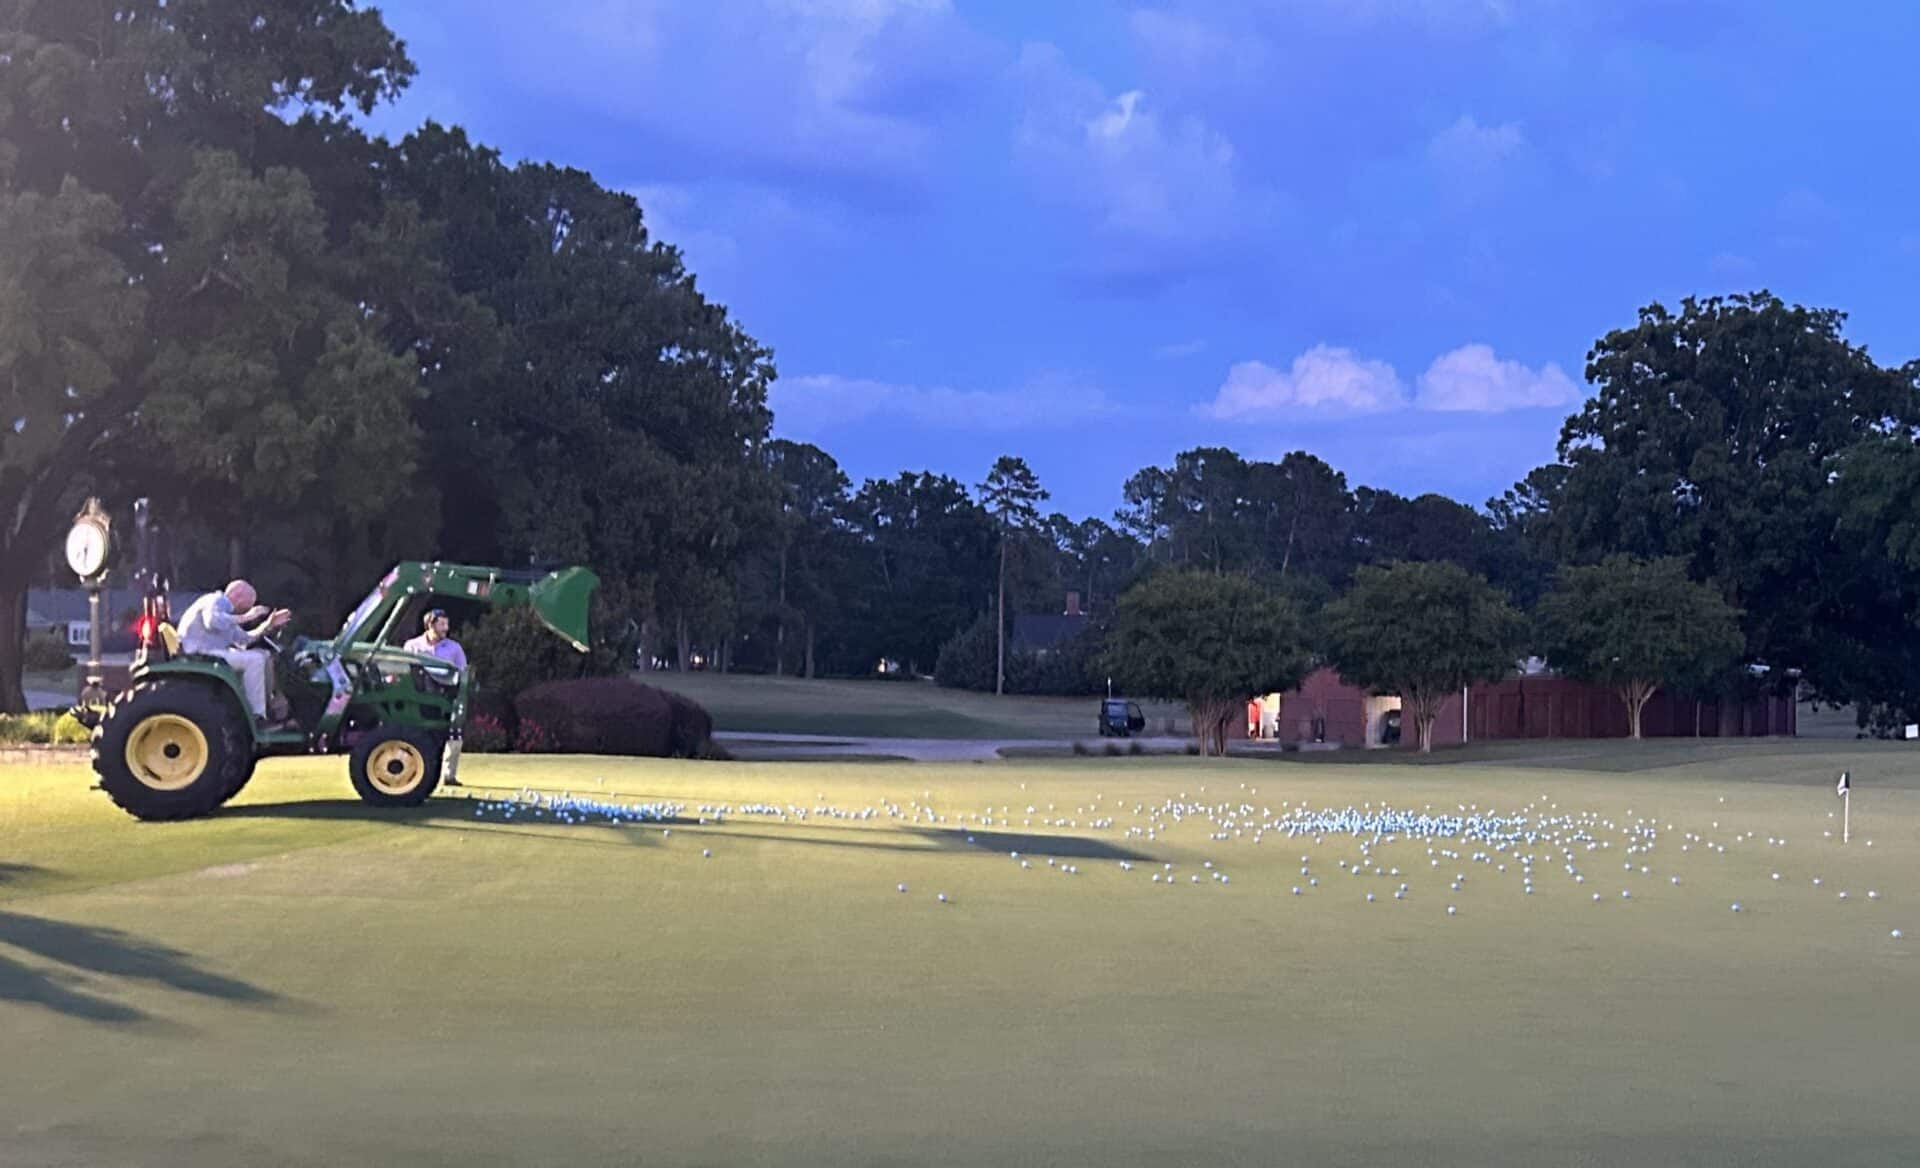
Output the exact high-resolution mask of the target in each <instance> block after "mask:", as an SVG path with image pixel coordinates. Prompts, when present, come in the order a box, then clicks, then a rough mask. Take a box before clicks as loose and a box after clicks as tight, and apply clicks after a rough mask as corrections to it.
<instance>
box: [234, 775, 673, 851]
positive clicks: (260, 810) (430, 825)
mask: <svg viewBox="0 0 1920 1168" xmlns="http://www.w3.org/2000/svg"><path fill="white" fill-rule="evenodd" d="M515 790H518V788H515ZM440 802H441V805H440V806H435V805H434V804H433V803H432V802H431V801H430V802H428V803H427V804H426V805H425V806H423V807H373V806H370V805H368V804H366V803H362V802H361V801H360V800H358V799H306V800H301V801H299V802H291V803H247V804H243V805H241V806H238V807H227V808H224V809H223V810H221V811H220V812H219V817H232V818H235V819H280V820H308V821H322V822H327V821H330V822H360V823H385V824H392V825H395V826H400V827H407V828H413V829H416V830H421V831H463V832H464V831H484V832H485V833H486V834H488V835H511V836H523V837H525V838H527V839H537V840H541V841H543V842H547V843H567V844H585V845H588V846H590V847H600V848H628V847H634V846H636V845H650V844H654V843H657V842H658V841H659V837H658V836H657V835H654V834H652V833H650V832H648V831H647V830H646V829H647V828H651V827H661V828H668V827H680V826H683V825H693V824H697V823H698V822H699V820H697V819H689V818H687V817H686V816H674V817H671V818H667V819H649V820H646V821H644V822H639V823H633V822H616V821H609V820H606V819H601V818H595V819H593V820H591V821H590V822H587V823H563V822H561V821H560V820H557V819H555V818H553V817H552V816H550V815H549V816H542V817H538V818H536V817H535V816H534V815H533V814H532V813H531V812H527V813H524V814H520V815H516V816H514V817H513V818H512V819H507V818H506V817H504V816H502V815H500V814H498V813H495V814H492V815H488V816H484V817H483V816H477V815H475V814H473V812H472V810H470V809H469V810H467V811H466V814H464V815H463V814H459V813H457V812H456V811H455V810H454V809H455V808H461V807H465V806H466V805H465V804H462V803H458V802H453V801H450V800H441V801H440ZM523 825H524V827H539V828H542V829H543V830H541V831H527V830H524V827H523ZM594 827H598V828H614V829H626V830H625V831H624V832H623V833H622V838H620V839H617V840H610V839H606V838H604V837H587V836H581V837H577V838H574V839H568V838H567V836H566V833H567V832H571V831H580V830H583V829H586V828H594ZM636 828H638V829H640V830H634V829H636Z"/></svg>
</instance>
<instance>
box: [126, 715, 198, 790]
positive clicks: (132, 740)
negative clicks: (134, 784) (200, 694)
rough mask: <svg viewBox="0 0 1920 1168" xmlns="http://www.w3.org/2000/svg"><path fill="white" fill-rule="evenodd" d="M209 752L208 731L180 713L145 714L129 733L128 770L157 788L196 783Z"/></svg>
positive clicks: (148, 784) (188, 785) (183, 787)
mask: <svg viewBox="0 0 1920 1168" xmlns="http://www.w3.org/2000/svg"><path fill="white" fill-rule="evenodd" d="M208 754H209V751H208V749H207V736H206V733H205V732H204V731H202V730H201V729H200V727H198V726H196V725H194V724H193V723H192V722H191V721H189V720H188V719H186V718H183V717H181V716H180V715H179V714H154V715H153V716H151V717H148V718H143V719H141V720H140V722H139V724H138V725H136V726H134V728H133V733H131V734H129V735H127V770H128V771H129V772H131V773H132V775H133V777H134V778H136V779H138V780H139V781H140V782H141V783H143V784H145V785H146V786H148V787H151V788H153V789H154V790H156V791H179V790H184V789H185V788H187V787H191V786H193V784H194V782H195V781H196V780H198V779H199V778H200V776H201V775H203V774H205V773H206V771H207V757H208Z"/></svg>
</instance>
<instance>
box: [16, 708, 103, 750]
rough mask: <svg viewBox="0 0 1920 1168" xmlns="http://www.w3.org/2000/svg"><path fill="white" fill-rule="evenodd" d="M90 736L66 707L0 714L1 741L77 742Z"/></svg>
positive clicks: (61, 744) (26, 743)
mask: <svg viewBox="0 0 1920 1168" xmlns="http://www.w3.org/2000/svg"><path fill="white" fill-rule="evenodd" d="M91 737H92V733H91V731H89V730H88V729H87V728H86V727H85V726H82V725H81V724H80V723H79V721H78V720H77V719H75V718H74V716H73V715H72V714H69V713H66V712H65V711H61V710H41V711H39V712H37V713H32V714H0V745H5V746H24V745H34V746H47V745H52V746H79V745H83V744H85V743H86V742H87V741H88V739H90V738H91Z"/></svg>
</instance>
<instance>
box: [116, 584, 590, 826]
mask: <svg viewBox="0 0 1920 1168" xmlns="http://www.w3.org/2000/svg"><path fill="white" fill-rule="evenodd" d="M599 582H600V581H599V578H598V577H596V576H595V575H594V574H593V572H592V571H590V570H588V569H586V568H578V567H575V568H562V569H559V570H557V571H552V572H513V571H503V570H501V569H498V568H483V567H475V566H472V565H467V564H445V563H437V562H435V563H422V562H417V561H414V562H407V563H402V564H398V565H396V566H395V567H394V568H393V569H392V570H391V571H389V572H388V573H387V574H386V576H385V577H384V578H382V579H381V581H380V583H379V584H378V585H376V586H375V587H374V589H373V591H372V592H369V593H368V594H367V596H366V599H364V600H362V601H361V602H360V603H359V604H358V605H357V606H355V608H354V610H353V612H352V613H351V614H350V615H349V616H348V617H347V619H346V622H345V623H344V624H343V625H341V627H340V632H339V634H338V635H337V636H335V637H334V638H333V639H332V640H331V641H322V640H309V639H308V638H305V637H301V638H298V639H297V640H294V641H293V642H292V643H290V644H288V645H286V646H285V647H282V646H281V645H280V644H279V643H277V642H275V641H274V640H273V639H271V638H270V637H269V638H262V639H261V640H260V644H261V645H262V646H263V647H265V648H267V649H268V650H270V651H271V653H272V654H273V666H274V668H273V670H272V671H271V673H270V675H269V676H270V677H276V678H278V679H280V681H279V684H278V686H277V688H278V689H279V690H280V692H279V693H277V694H276V695H275V697H274V701H275V704H276V705H280V704H284V707H285V712H286V713H287V714H288V715H289V716H290V721H291V725H290V726H288V727H286V728H282V729H261V728H258V727H257V726H256V725H255V722H254V719H253V718H252V717H251V715H250V714H249V712H248V709H247V703H246V697H245V690H244V688H243V687H242V683H241V680H240V677H239V675H238V673H236V672H235V671H234V669H233V668H232V667H231V666H229V665H228V664H227V663H226V661H225V660H223V659H221V658H217V657H209V656H198V655H195V654H192V653H183V652H182V651H181V647H180V638H179V635H178V634H177V632H176V631H175V630H174V628H173V626H172V625H171V624H170V623H168V613H167V612H166V610H165V603H166V602H165V593H164V591H162V592H159V593H158V599H157V600H156V594H155V592H154V591H153V590H151V589H150V590H149V591H148V600H147V603H146V608H145V610H144V611H143V613H142V616H141V619H140V640H141V648H140V650H139V652H138V653H137V654H136V656H135V658H134V664H133V670H132V674H131V677H130V681H129V684H128V687H127V689H126V690H125V691H124V692H122V693H120V694H119V695H118V696H116V697H115V698H113V700H112V701H111V702H110V703H109V704H108V705H107V706H106V708H105V709H104V711H94V716H93V719H92V720H93V721H94V723H95V724H94V727H93V770H94V773H95V774H96V775H98V776H99V779H100V787H101V789H103V790H104V791H106V793H107V796H108V797H109V798H111V799H112V800H113V801H114V802H115V803H116V804H118V805H119V806H120V807H121V808H122V809H123V810H125V811H127V812H128V813H129V814H131V815H133V816H135V817H137V818H139V819H192V818H194V817H196V816H201V815H206V814H208V813H209V812H211V811H213V810H214V809H215V808H217V807H219V806H221V805H222V804H224V803H225V802H227V800H229V799H231V798H233V797H234V796H235V795H236V794H238V793H239V792H240V789H241V788H242V787H244V786H246V785H247V780H249V779H250V778H252V777H253V770H254V766H255V764H256V763H257V762H258V761H259V760H260V759H262V758H266V757H270V756H273V755H292V754H331V753H337V752H343V751H344V752H347V753H348V755H349V761H348V764H347V774H348V777H349V778H350V779H351V780H352V781H353V789H354V790H355V791H356V792H358V793H359V796H360V798H361V799H363V800H365V801H366V802H368V803H371V804H374V805H375V806H380V807H415V806H418V805H419V804H421V803H423V802H425V801H426V799H427V797H428V796H429V795H431V794H433V791H434V788H436V787H438V786H439V785H440V783H441V781H442V779H443V778H445V779H452V778H453V777H454V775H455V773H456V771H457V770H458V768H459V762H460V742H461V737H462V733H463V730H464V728H465V726H466V718H467V708H468V699H469V695H470V693H471V686H472V682H473V678H472V675H471V671H470V670H465V669H461V668H459V667H457V666H456V665H454V664H452V663H451V662H448V661H443V660H441V659H440V658H438V657H430V656H424V655H421V654H418V653H409V652H407V651H405V650H404V649H402V648H400V645H399V642H400V641H401V640H403V639H404V638H405V636H406V635H407V634H409V633H411V632H412V631H414V630H415V629H417V628H418V626H419V623H420V617H421V615H422V614H423V613H424V612H425V611H426V610H427V609H429V608H431V607H438V606H437V605H436V604H435V603H434V602H435V601H436V600H438V599H443V598H444V599H446V600H449V601H455V602H461V603H462V604H463V606H472V605H476V604H477V605H491V606H505V605H517V604H525V605H528V606H530V607H531V608H532V609H533V612H534V613H535V615H537V616H538V617H539V619H540V621H541V622H542V623H543V624H545V625H546V626H547V627H548V628H549V629H551V630H552V631H553V632H555V633H557V634H558V635H559V636H561V637H562V638H564V639H565V640H566V641H567V642H568V643H569V644H571V645H572V646H573V647H574V648H575V649H577V650H579V651H581V652H586V650H587V606H588V601H589V600H590V598H591V596H592V594H593V590H594V588H596V587H597V586H598V585H599Z"/></svg>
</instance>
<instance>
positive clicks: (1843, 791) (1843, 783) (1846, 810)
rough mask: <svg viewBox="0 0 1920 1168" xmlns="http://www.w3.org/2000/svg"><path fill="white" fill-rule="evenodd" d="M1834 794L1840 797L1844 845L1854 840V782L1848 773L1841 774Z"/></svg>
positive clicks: (1842, 772)
mask: <svg viewBox="0 0 1920 1168" xmlns="http://www.w3.org/2000/svg"><path fill="white" fill-rule="evenodd" d="M1833 793H1834V794H1836V795H1838V796H1840V842H1841V843H1843V844H1844V843H1847V842H1849V841H1850V840H1852V838H1853V781H1852V776H1850V775H1849V774H1848V773H1847V772H1846V771H1841V772H1840V782H1839V783H1838V784H1836V785H1835V786H1834V789H1833Z"/></svg>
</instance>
